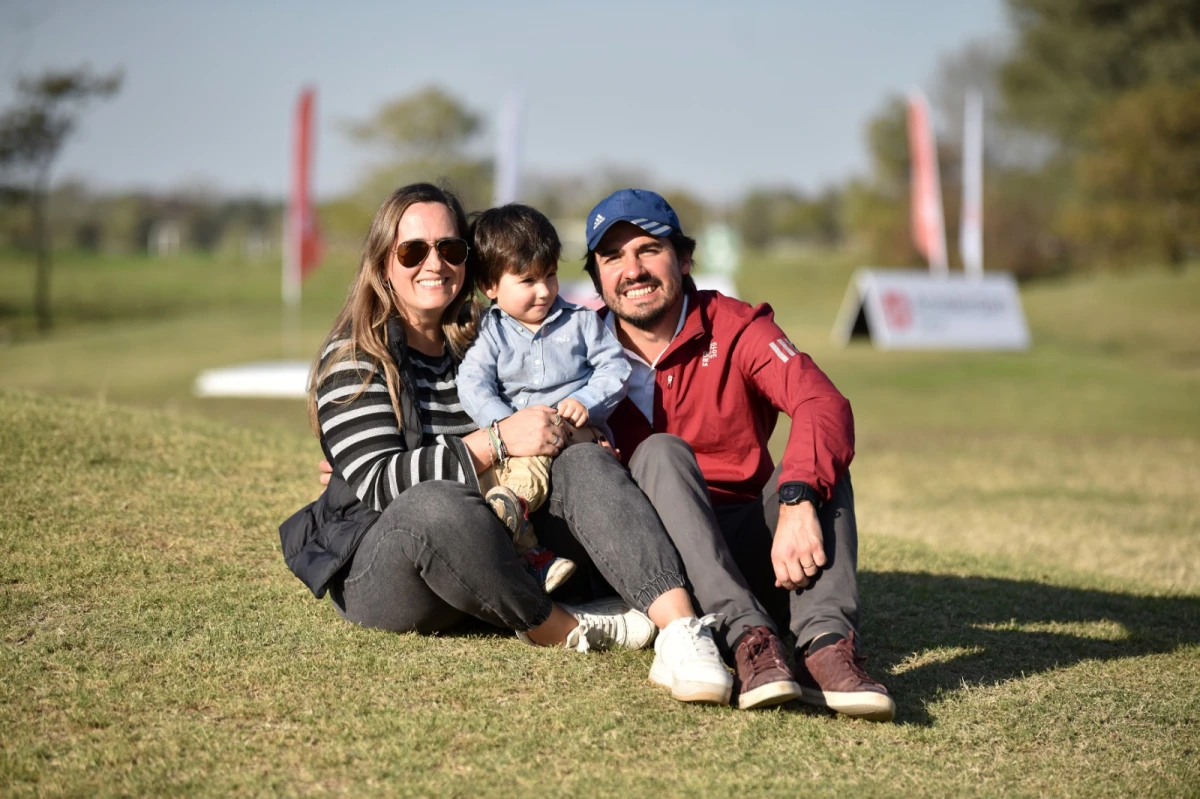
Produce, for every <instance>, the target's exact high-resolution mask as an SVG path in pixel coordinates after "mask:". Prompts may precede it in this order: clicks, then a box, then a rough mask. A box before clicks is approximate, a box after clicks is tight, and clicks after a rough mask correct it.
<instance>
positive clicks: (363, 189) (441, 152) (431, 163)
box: [346, 87, 492, 210]
mask: <svg viewBox="0 0 1200 799" xmlns="http://www.w3.org/2000/svg"><path fill="white" fill-rule="evenodd" d="M482 129H483V122H482V119H481V118H480V116H479V115H478V114H476V113H475V112H474V111H472V110H470V109H469V108H467V107H466V106H465V105H463V104H462V103H461V102H460V101H459V100H458V99H457V98H455V97H453V96H451V95H449V94H447V93H446V92H444V91H443V90H442V89H439V88H437V87H428V88H425V89H422V90H420V91H418V92H416V93H414V94H411V95H408V96H406V97H401V98H399V99H398V100H394V101H392V102H390V103H387V104H385V105H384V106H383V107H381V108H380V109H379V110H377V111H376V112H375V113H374V114H373V115H372V116H371V117H370V118H369V119H367V120H364V121H361V122H352V123H349V124H348V125H346V130H347V132H348V133H349V134H350V136H351V137H352V138H353V139H355V140H356V141H359V142H361V143H363V144H366V145H368V146H372V147H375V148H377V149H379V150H382V151H383V153H384V160H383V162H382V163H381V164H380V165H379V166H378V167H376V168H375V170H374V171H373V173H372V174H371V175H370V176H368V177H367V179H366V180H364V181H363V182H362V184H361V185H360V186H359V189H358V191H357V194H358V195H359V198H360V204H362V205H363V206H364V207H369V208H371V209H372V210H374V208H375V206H377V205H378V204H379V202H380V201H381V200H382V198H383V197H385V196H387V195H388V194H389V193H390V192H391V191H392V190H393V189H395V188H396V187H397V186H401V185H404V184H405V183H412V182H414V181H418V180H423V181H430V182H443V183H446V184H448V185H449V186H450V187H451V188H453V189H454V190H455V191H456V192H457V193H458V194H459V195H461V197H462V199H463V202H464V203H465V204H466V205H467V207H469V208H479V207H483V205H484V204H486V203H487V202H489V201H490V200H491V193H492V192H491V189H492V164H491V161H490V159H486V158H479V157H476V156H473V155H472V154H471V152H470V148H471V146H472V144H473V143H474V141H475V139H476V138H477V137H478V135H479V133H480V132H481V131H482Z"/></svg>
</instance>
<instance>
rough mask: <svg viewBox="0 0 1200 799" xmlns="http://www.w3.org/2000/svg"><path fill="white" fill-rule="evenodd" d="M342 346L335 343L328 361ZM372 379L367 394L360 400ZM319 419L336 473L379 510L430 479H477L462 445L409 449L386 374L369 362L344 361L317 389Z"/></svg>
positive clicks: (441, 442) (439, 444) (438, 443)
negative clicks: (466, 462)
mask: <svg viewBox="0 0 1200 799" xmlns="http://www.w3.org/2000/svg"><path fill="white" fill-rule="evenodd" d="M340 343H341V342H335V343H334V344H331V345H330V348H329V349H327V350H326V352H325V356H326V357H329V356H330V353H332V352H333V351H334V350H335V349H336V348H337V347H338V345H339V344H340ZM368 374H369V375H370V376H371V379H370V382H368V384H367V387H366V390H365V391H363V392H362V394H361V395H359V396H358V397H355V394H358V391H359V387H360V386H361V385H362V382H363V378H364V377H365V376H366V375H368ZM317 418H318V420H319V422H320V425H321V436H322V438H323V439H324V441H325V445H326V447H327V448H328V450H329V453H330V455H331V457H332V459H333V464H334V466H335V468H337V470H338V471H340V472H341V474H342V477H344V478H345V480H346V482H347V483H348V484H349V485H350V487H351V488H353V489H354V493H355V494H357V495H358V498H359V499H360V500H362V501H363V502H364V503H366V504H367V505H369V506H370V507H372V508H374V509H375V510H377V511H382V510H383V509H384V508H386V507H387V506H388V504H390V503H391V501H392V500H393V499H395V498H396V497H397V496H399V495H400V492H402V491H404V489H406V488H409V487H411V486H414V485H416V484H417V483H422V482H425V481H426V480H454V481H456V482H460V483H468V484H472V483H473V481H472V480H471V479H470V478H472V477H474V475H473V474H472V475H470V476H468V475H467V474H465V473H464V469H463V466H462V462H461V460H460V458H461V454H462V452H463V451H464V449H465V448H464V447H463V446H462V444H461V442H451V441H449V440H448V439H447V438H446V437H444V436H439V437H438V438H437V439H436V443H432V444H429V445H428V446H423V447H418V448H417V449H414V450H408V449H407V447H406V444H405V440H404V436H403V435H402V434H401V432H400V427H399V425H397V423H396V414H395V411H393V410H392V401H391V397H390V396H389V395H388V390H387V383H386V382H385V378H384V373H383V370H382V369H379V370H375V368H374V367H373V366H372V364H370V363H368V362H366V361H363V360H357V361H350V360H347V361H342V362H340V363H338V364H337V365H335V366H334V367H333V368H332V369H331V370H330V372H329V373H328V375H327V376H326V377H325V379H324V380H323V381H322V382H321V385H320V387H319V388H318V390H317ZM473 471H474V469H472V472H473Z"/></svg>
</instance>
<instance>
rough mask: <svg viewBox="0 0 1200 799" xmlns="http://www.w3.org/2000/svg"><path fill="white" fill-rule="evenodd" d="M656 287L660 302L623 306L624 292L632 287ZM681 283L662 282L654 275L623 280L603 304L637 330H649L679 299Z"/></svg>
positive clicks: (675, 281)
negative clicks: (635, 306) (633, 306)
mask: <svg viewBox="0 0 1200 799" xmlns="http://www.w3.org/2000/svg"><path fill="white" fill-rule="evenodd" d="M651 287H653V288H657V289H658V296H659V299H660V302H658V303H657V304H656V305H653V306H640V307H638V308H636V309H629V308H627V307H626V306H625V292H626V291H628V290H629V289H634V288H651ZM681 288H682V283H681V282H680V281H679V280H668V281H667V282H666V283H663V282H662V281H661V280H659V279H658V278H655V277H649V278H647V279H645V280H623V281H621V283H620V285H618V286H617V291H616V296H606V297H605V298H604V304H605V305H607V306H608V309H609V310H610V311H612V312H613V313H615V314H616V315H617V318H618V319H620V320H621V321H622V322H627V323H628V324H631V325H633V326H634V327H636V328H638V329H639V330H650V329H651V328H653V327H654V326H655V325H657V324H658V323H659V322H661V321H662V319H663V317H664V316H666V315H667V313H668V312H669V311H670V310H671V308H672V306H674V305H675V301H676V300H678V299H679V294H680V291H681Z"/></svg>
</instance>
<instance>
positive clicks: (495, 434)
mask: <svg viewBox="0 0 1200 799" xmlns="http://www.w3.org/2000/svg"><path fill="white" fill-rule="evenodd" d="M488 433H490V434H491V437H492V443H493V444H494V445H495V447H496V455H497V456H498V457H499V458H500V462H501V463H505V462H506V461H507V460H508V447H506V446H505V445H504V439H503V438H502V437H501V436H500V420H499V419H497V420H496V421H494V422H492V424H491V427H489V428H488Z"/></svg>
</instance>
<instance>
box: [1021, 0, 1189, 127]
mask: <svg viewBox="0 0 1200 799" xmlns="http://www.w3.org/2000/svg"><path fill="white" fill-rule="evenodd" d="M1008 7H1009V12H1010V17H1011V19H1012V21H1013V24H1014V27H1015V28H1016V34H1017V36H1016V46H1015V48H1014V52H1013V54H1012V57H1011V58H1010V59H1009V60H1008V61H1007V62H1006V63H1005V65H1004V67H1003V70H1002V72H1001V86H1002V87H1003V89H1004V95H1005V99H1006V100H1007V103H1008V108H1009V111H1010V113H1011V115H1012V118H1013V119H1014V120H1015V121H1017V122H1019V123H1021V124H1022V125H1023V126H1024V127H1026V128H1028V129H1030V130H1035V131H1042V132H1044V133H1047V134H1050V135H1052V136H1054V137H1056V138H1057V140H1058V142H1059V143H1060V144H1061V145H1062V146H1064V147H1065V148H1067V149H1073V148H1074V147H1075V146H1076V145H1078V144H1079V143H1080V142H1081V139H1082V138H1083V137H1084V136H1085V135H1086V130H1087V128H1088V127H1089V126H1090V125H1091V122H1092V118H1093V117H1094V115H1095V114H1096V113H1097V112H1099V111H1101V110H1102V109H1103V108H1104V107H1105V106H1106V105H1108V104H1109V103H1110V102H1112V101H1113V100H1114V99H1116V97H1117V96H1118V95H1120V94H1121V93H1123V92H1126V91H1130V90H1133V89H1137V88H1139V87H1142V86H1145V85H1147V84H1151V83H1171V84H1178V83H1181V82H1186V81H1188V80H1190V79H1191V78H1195V77H1200V3H1197V2H1196V0H1008Z"/></svg>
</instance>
